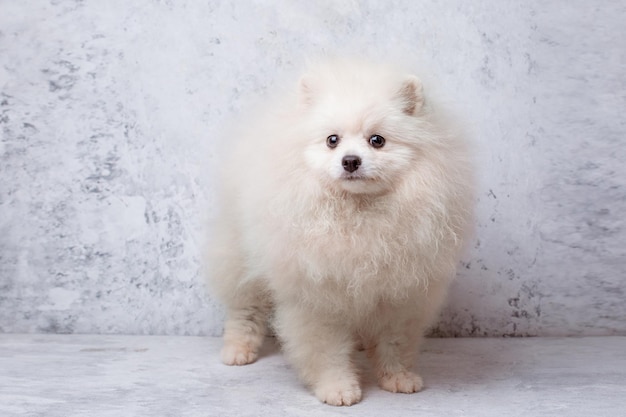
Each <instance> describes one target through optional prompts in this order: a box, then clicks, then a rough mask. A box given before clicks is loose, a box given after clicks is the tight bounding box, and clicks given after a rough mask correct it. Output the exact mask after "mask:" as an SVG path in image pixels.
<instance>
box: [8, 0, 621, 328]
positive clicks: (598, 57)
mask: <svg viewBox="0 0 626 417" xmlns="http://www.w3.org/2000/svg"><path fill="white" fill-rule="evenodd" d="M625 20H626V11H625V7H624V6H623V2H622V1H619V0H617V1H608V0H607V1H602V2H588V1H581V0H578V1H568V2H565V1H545V0H543V1H535V0H531V1H526V2H516V1H499V0H487V1H483V2H469V1H462V0H456V1H446V2H435V1H425V2H415V1H412V0H396V1H384V2H383V1H378V0H370V1H363V2H353V1H330V0H328V1H289V2H287V1H277V2H269V1H268V2H261V1H202V2H200V1H190V0H181V1H156V0H136V1H123V0H117V1H96V0H84V1H79V0H75V1H74V0H54V1H43V0H22V1H11V0H0V129H1V135H2V136H1V140H0V331H4V332H79V333H159V334H162V333H168V334H212V335H216V334H219V332H220V331H221V320H222V316H221V314H222V313H221V309H220V307H219V305H218V304H217V303H216V302H215V301H214V300H213V299H212V298H211V297H210V296H208V295H206V293H205V291H204V287H203V283H202V275H201V273H200V269H199V261H200V257H201V256H200V255H201V247H202V242H203V240H204V235H203V227H204V226H203V225H204V222H205V220H206V219H207V218H208V217H210V215H211V207H212V201H213V199H212V198H213V189H214V184H212V181H211V176H210V174H209V173H210V168H211V166H212V163H213V162H214V161H215V160H216V156H215V155H216V152H218V151H219V149H220V148H223V147H226V146H228V145H229V140H230V139H229V138H227V137H223V136H221V135H220V134H219V133H218V132H219V128H220V127H221V126H223V124H224V123H225V122H226V120H228V118H229V116H231V115H232V114H233V113H234V112H235V111H236V110H237V109H239V108H240V107H241V106H242V104H243V103H244V102H245V98H244V97H246V96H255V95H258V94H260V93H263V92H265V91H266V90H267V89H269V88H271V86H272V85H275V84H277V83H280V81H281V78H280V76H279V74H281V72H283V71H285V72H292V71H294V70H295V69H296V68H297V67H298V66H299V64H300V62H301V61H302V58H303V57H304V56H306V55H308V54H312V55H315V54H317V53H319V52H320V51H333V50H335V49H336V48H337V47H338V46H340V49H345V50H348V49H349V50H353V51H355V52H364V51H367V52H368V53H369V54H370V55H372V56H381V58H380V59H383V58H382V56H383V55H384V54H383V53H382V51H388V50H390V49H391V50H394V51H396V52H398V53H401V54H403V55H405V56H406V58H407V60H409V61H415V62H419V63H420V64H421V65H422V66H423V67H424V68H428V69H429V70H430V73H432V74H434V78H435V79H436V80H437V82H436V85H438V89H439V90H440V94H441V95H442V96H443V97H447V98H448V99H449V101H451V102H453V105H454V107H455V108H456V109H457V110H458V111H460V113H462V114H463V115H464V116H465V117H466V119H467V120H468V121H469V123H470V125H471V130H472V131H473V132H474V140H475V143H476V156H477V166H478V168H479V180H480V186H479V195H478V202H477V204H478V219H477V234H476V238H475V239H474V241H473V242H472V250H471V251H470V253H468V255H467V257H466V259H465V260H464V261H463V266H462V268H461V271H460V274H459V279H458V281H457V282H456V284H455V286H454V288H453V290H452V294H451V298H450V305H449V307H448V308H447V309H446V311H445V312H444V314H443V316H442V320H441V323H440V324H439V326H437V328H436V329H435V333H436V334H439V335H503V334H505V335H555V334H577V335H578V334H587V335H589V334H618V333H619V334H626V320H625V317H626V303H625V302H624V287H625V284H624V280H625V271H626V256H625V255H626V249H625V242H626V231H625V228H624V219H625V218H626V215H625V212H626V210H625V209H626V185H625V182H626V180H625V179H626V168H625V165H624V161H626V139H625V138H624V135H625V133H626V123H625V118H624V113H625V111H626V92H625V90H626V87H625V85H626V82H625V78H624V74H625V73H626V57H625V52H624V51H625V49H624V45H626V31H625V26H626V25H624V24H623V22H624V21H625ZM376 51H381V53H380V54H378V53H377V52H376Z"/></svg>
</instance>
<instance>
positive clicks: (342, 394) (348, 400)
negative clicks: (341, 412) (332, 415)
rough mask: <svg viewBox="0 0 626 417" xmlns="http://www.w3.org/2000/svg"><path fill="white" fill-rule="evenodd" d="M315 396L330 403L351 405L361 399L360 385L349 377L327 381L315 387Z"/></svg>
mask: <svg viewBox="0 0 626 417" xmlns="http://www.w3.org/2000/svg"><path fill="white" fill-rule="evenodd" d="M315 396H316V397H317V398H319V400H320V401H322V402H325V403H326V404H330V405H352V404H356V403H358V402H359V401H361V387H360V386H359V383H358V381H353V380H349V379H340V380H337V381H329V382H325V383H322V384H318V385H317V386H316V387H315Z"/></svg>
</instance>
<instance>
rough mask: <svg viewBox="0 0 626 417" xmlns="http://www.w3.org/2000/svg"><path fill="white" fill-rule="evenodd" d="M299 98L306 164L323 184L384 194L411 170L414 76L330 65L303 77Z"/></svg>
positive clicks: (418, 100) (419, 104)
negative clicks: (304, 133)
mask: <svg viewBox="0 0 626 417" xmlns="http://www.w3.org/2000/svg"><path fill="white" fill-rule="evenodd" d="M343 64H345V63H338V64H337V65H339V66H341V65H343ZM299 94H300V95H299V100H300V107H301V112H302V113H301V114H302V117H303V118H304V123H305V126H306V130H307V134H306V136H307V138H308V141H309V142H308V144H307V147H306V151H305V157H306V161H307V164H308V165H309V168H311V169H312V170H313V171H314V172H315V173H316V174H317V175H318V176H319V177H320V178H321V179H322V181H323V182H324V183H325V184H328V185H329V186H332V187H338V188H340V189H342V190H344V191H348V192H351V193H357V194H374V193H384V192H387V191H389V190H390V189H392V188H393V187H394V186H396V185H397V184H398V183H399V181H400V180H401V178H402V177H403V174H406V173H407V172H408V171H409V170H411V166H412V164H413V163H415V160H416V154H417V149H418V146H417V143H416V137H418V136H419V125H420V120H419V115H420V113H421V111H422V108H423V104H424V100H423V95H422V85H421V82H420V81H419V79H418V78H416V77H414V76H398V75H397V74H395V73H393V72H390V71H388V70H387V69H385V68H374V69H372V68H371V67H356V68H355V67H354V66H350V65H347V66H343V67H338V68H335V67H332V65H331V66H325V67H322V68H318V70H317V71H315V72H313V73H311V74H309V75H306V76H304V77H303V78H302V79H301V80H300V92H299Z"/></svg>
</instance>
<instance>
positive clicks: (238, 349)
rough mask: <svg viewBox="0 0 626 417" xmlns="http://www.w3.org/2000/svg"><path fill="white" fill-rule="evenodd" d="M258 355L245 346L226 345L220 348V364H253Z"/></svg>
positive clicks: (255, 351)
mask: <svg viewBox="0 0 626 417" xmlns="http://www.w3.org/2000/svg"><path fill="white" fill-rule="evenodd" d="M258 356H259V353H258V351H257V350H254V349H252V348H251V347H250V346H248V345H245V344H236V343H228V344H224V347H223V348H222V353H221V357H222V362H224V364H226V365H247V364H249V363H252V362H254V361H255V360H256V359H257V357H258Z"/></svg>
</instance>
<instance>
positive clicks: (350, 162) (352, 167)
mask: <svg viewBox="0 0 626 417" xmlns="http://www.w3.org/2000/svg"><path fill="white" fill-rule="evenodd" d="M341 164H342V165H343V169H345V170H346V171H348V172H354V171H356V170H357V169H359V166H360V165H361V158H359V157H358V156H356V155H346V156H344V157H343V159H342V160H341Z"/></svg>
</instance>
